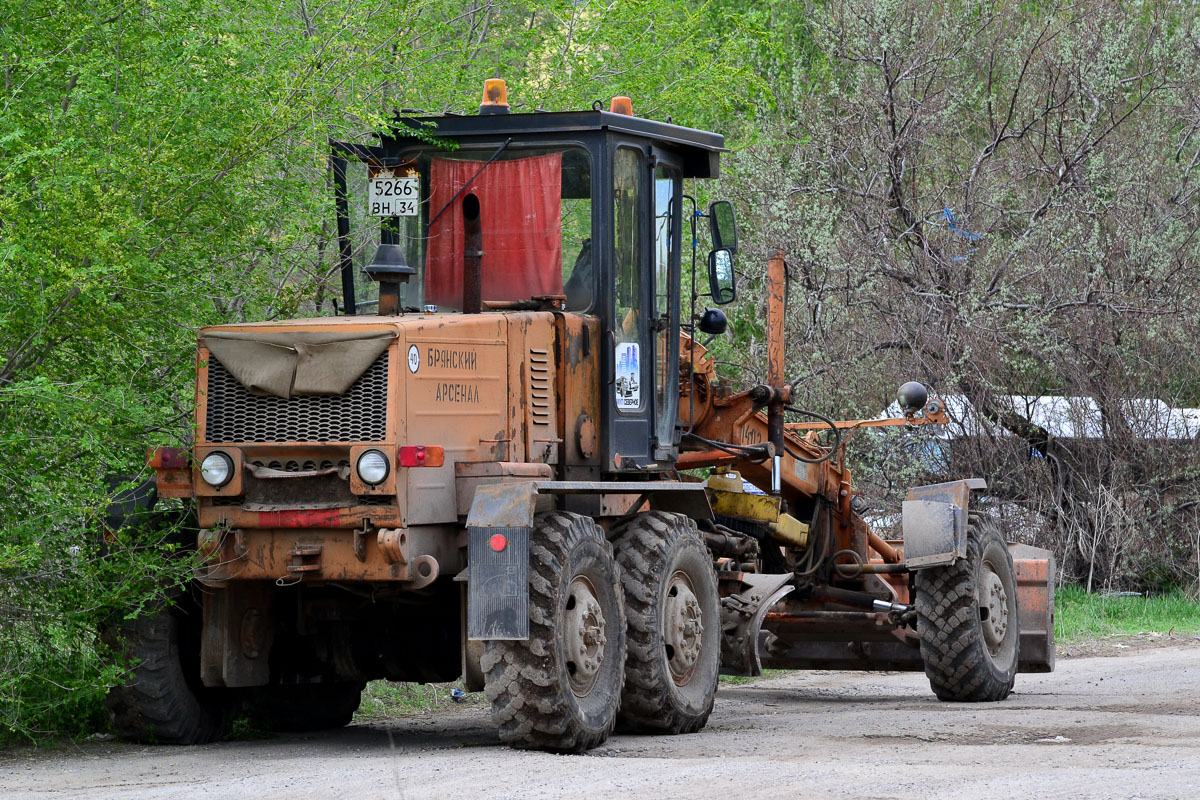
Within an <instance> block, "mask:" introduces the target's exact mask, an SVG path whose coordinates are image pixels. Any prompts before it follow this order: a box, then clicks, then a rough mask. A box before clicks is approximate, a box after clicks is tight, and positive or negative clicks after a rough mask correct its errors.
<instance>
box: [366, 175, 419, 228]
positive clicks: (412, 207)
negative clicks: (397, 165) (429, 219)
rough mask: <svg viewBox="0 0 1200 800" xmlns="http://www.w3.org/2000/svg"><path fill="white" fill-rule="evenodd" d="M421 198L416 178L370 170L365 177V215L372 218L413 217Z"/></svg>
mask: <svg viewBox="0 0 1200 800" xmlns="http://www.w3.org/2000/svg"><path fill="white" fill-rule="evenodd" d="M420 197H421V183H420V180H419V179H418V178H417V177H416V176H412V177H409V176H407V175H405V176H398V175H393V174H392V171H391V170H386V169H385V170H379V171H375V170H372V171H371V173H370V174H369V175H368V176H367V214H369V215H370V216H373V217H415V216H416V215H417V203H418V201H419V200H420Z"/></svg>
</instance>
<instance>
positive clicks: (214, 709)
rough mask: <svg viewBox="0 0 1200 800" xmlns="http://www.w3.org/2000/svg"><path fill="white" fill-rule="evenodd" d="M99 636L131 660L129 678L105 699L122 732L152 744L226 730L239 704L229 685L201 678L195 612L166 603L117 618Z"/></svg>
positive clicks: (198, 740) (194, 740) (200, 738)
mask: <svg viewBox="0 0 1200 800" xmlns="http://www.w3.org/2000/svg"><path fill="white" fill-rule="evenodd" d="M185 600H186V598H185ZM181 602H182V601H181ZM197 613H198V612H197ZM101 636H102V638H103V640H104V642H105V644H107V645H108V646H109V647H110V648H112V650H113V651H114V652H119V653H122V655H123V656H124V658H125V659H126V660H127V663H129V664H130V665H131V666H130V667H129V671H128V674H127V676H126V681H125V683H124V684H123V685H121V686H114V687H113V688H112V689H110V690H109V692H108V696H107V697H106V698H105V700H104V705H105V706H106V707H107V708H108V712H109V714H110V716H111V717H112V723H113V728H115V729H116V732H117V734H118V735H119V736H121V737H122V738H124V739H128V740H130V741H134V742H146V743H150V744H204V743H206V742H214V741H218V740H220V739H223V738H225V736H227V735H228V733H229V729H230V726H231V724H232V722H233V711H234V708H235V705H236V704H235V703H234V701H233V695H232V693H231V692H230V691H229V690H228V689H216V688H209V687H206V686H204V685H203V684H201V683H200V631H199V625H198V620H197V619H195V617H194V615H191V616H189V615H188V614H186V613H185V610H184V608H181V607H180V606H176V607H173V608H164V609H161V610H159V611H156V612H148V613H146V614H144V615H142V616H140V617H137V618H135V619H129V620H125V619H123V620H117V621H114V622H112V623H110V624H108V625H107V626H105V628H104V630H103V631H102V633H101Z"/></svg>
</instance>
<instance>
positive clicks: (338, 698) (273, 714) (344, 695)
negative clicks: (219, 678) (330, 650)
mask: <svg viewBox="0 0 1200 800" xmlns="http://www.w3.org/2000/svg"><path fill="white" fill-rule="evenodd" d="M365 686H366V684H365V683H363V682H362V681H350V682H343V683H298V684H288V685H285V686H279V685H276V686H259V687H256V688H253V689H247V690H246V691H247V692H248V694H247V699H246V716H247V717H249V718H250V722H251V723H252V724H253V725H254V726H255V727H257V728H260V729H262V730H265V731H276V732H278V733H304V732H308V731H325V730H332V729H333V728H344V727H345V726H347V725H349V724H350V720H351V719H353V718H354V712H355V711H357V710H358V705H359V703H361V702H362V691H363V688H364V687H365Z"/></svg>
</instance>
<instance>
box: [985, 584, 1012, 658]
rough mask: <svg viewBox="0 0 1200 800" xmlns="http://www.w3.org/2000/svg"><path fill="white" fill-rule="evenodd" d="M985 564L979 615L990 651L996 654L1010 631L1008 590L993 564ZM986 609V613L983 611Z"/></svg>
mask: <svg viewBox="0 0 1200 800" xmlns="http://www.w3.org/2000/svg"><path fill="white" fill-rule="evenodd" d="M983 566H984V569H983V575H982V576H981V577H982V580H980V581H979V595H978V600H979V610H980V614H979V616H980V622H981V624H982V625H983V638H984V641H986V642H987V647H988V651H989V652H991V654H992V655H995V654H996V653H997V652H999V650H1000V647H1001V645H1003V644H1004V635H1005V633H1006V632H1007V631H1008V592H1006V591H1005V589H1004V582H1003V581H1002V580H1000V576H999V575H997V574H996V571H995V570H994V569H993V568H992V565H991V564H988V563H986V562H985V563H984V565H983ZM985 609H986V610H987V613H986V614H985V613H983V612H984V610H985Z"/></svg>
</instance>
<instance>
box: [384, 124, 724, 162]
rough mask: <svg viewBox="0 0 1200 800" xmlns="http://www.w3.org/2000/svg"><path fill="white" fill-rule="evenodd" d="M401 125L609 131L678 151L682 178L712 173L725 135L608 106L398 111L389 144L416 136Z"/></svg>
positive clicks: (477, 130) (483, 133)
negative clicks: (423, 114) (507, 110)
mask: <svg viewBox="0 0 1200 800" xmlns="http://www.w3.org/2000/svg"><path fill="white" fill-rule="evenodd" d="M404 128H410V129H414V130H415V129H417V128H423V129H424V134H425V135H426V136H444V137H448V138H454V139H463V138H471V137H476V136H478V137H488V138H495V137H498V136H514V137H521V136H528V135H545V134H560V135H561V134H570V133H586V132H593V131H609V132H613V133H622V134H628V135H632V136H640V137H644V138H647V139H651V140H653V141H657V142H662V143H664V144H668V145H673V146H675V147H676V148H678V149H679V150H680V151H682V154H683V156H684V160H685V175H686V177H696V178H715V177H716V173H717V161H718V154H720V153H722V152H726V149H725V146H724V145H725V137H724V136H722V135H721V134H719V133H712V132H710V131H702V130H697V129H695V128H686V127H684V126H682V125H674V124H672V123H670V122H660V121H658V120H653V119H645V118H643V117H631V116H627V115H625V114H614V113H612V112H609V111H552V112H541V111H539V112H534V113H531V114H480V115H474V114H472V115H458V114H447V115H443V116H436V117H434V116H426V117H418V116H412V115H409V114H403V113H401V114H397V115H396V117H395V119H394V122H393V130H395V131H396V133H397V136H396V137H395V138H394V139H392V140H391V141H390V142H389V141H388V140H385V141H384V146H385V147H387V146H388V145H389V144H393V143H395V144H407V143H408V142H409V141H413V140H416V139H418V138H419V137H417V136H404V135H403V133H402V131H403V130H404Z"/></svg>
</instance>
